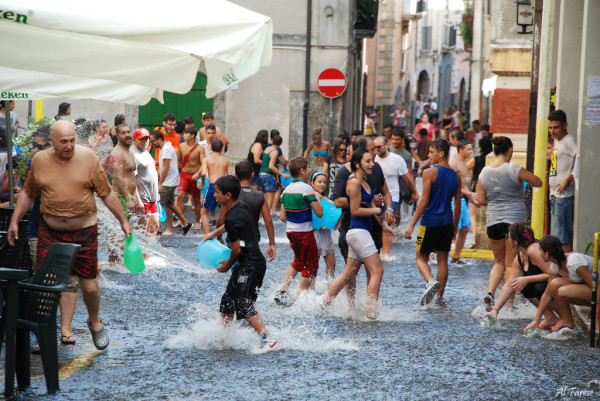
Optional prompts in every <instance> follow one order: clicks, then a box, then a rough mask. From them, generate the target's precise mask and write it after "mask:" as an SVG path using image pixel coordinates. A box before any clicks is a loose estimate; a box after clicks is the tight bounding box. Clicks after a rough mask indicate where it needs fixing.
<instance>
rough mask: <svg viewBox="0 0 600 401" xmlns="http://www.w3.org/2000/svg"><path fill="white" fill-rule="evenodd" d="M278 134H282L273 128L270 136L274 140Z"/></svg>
mask: <svg viewBox="0 0 600 401" xmlns="http://www.w3.org/2000/svg"><path fill="white" fill-rule="evenodd" d="M276 136H281V134H280V133H279V131H278V130H276V129H272V130H271V132H270V133H269V138H271V140H273V138H275V137H276Z"/></svg>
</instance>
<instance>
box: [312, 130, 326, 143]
mask: <svg viewBox="0 0 600 401" xmlns="http://www.w3.org/2000/svg"><path fill="white" fill-rule="evenodd" d="M322 139H323V137H322V135H321V128H317V129H316V130H315V132H314V133H313V134H312V140H313V141H320V140H322Z"/></svg>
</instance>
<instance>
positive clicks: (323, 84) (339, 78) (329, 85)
mask: <svg viewBox="0 0 600 401" xmlns="http://www.w3.org/2000/svg"><path fill="white" fill-rule="evenodd" d="M317 88H319V92H321V95H323V96H325V97H327V98H330V99H332V98H336V97H338V96H341V94H342V93H344V91H345V90H346V77H345V76H344V73H343V72H341V71H340V70H338V69H336V68H328V69H326V70H325V71H323V72H322V73H320V74H319V78H318V79H317Z"/></svg>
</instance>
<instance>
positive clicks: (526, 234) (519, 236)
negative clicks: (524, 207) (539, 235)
mask: <svg viewBox="0 0 600 401" xmlns="http://www.w3.org/2000/svg"><path fill="white" fill-rule="evenodd" d="M508 233H509V234H510V237H511V238H512V239H514V240H515V241H517V244H518V245H519V246H522V247H523V248H527V247H528V246H529V245H531V244H533V243H534V242H536V239H535V234H534V233H533V228H531V226H530V225H529V224H527V223H525V222H519V223H514V224H511V225H510V227H508Z"/></svg>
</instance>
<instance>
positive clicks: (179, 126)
mask: <svg viewBox="0 0 600 401" xmlns="http://www.w3.org/2000/svg"><path fill="white" fill-rule="evenodd" d="M184 129H185V123H184V122H183V121H177V123H175V129H174V130H173V131H175V132H177V133H178V134H179V135H181V134H183V130H184Z"/></svg>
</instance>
